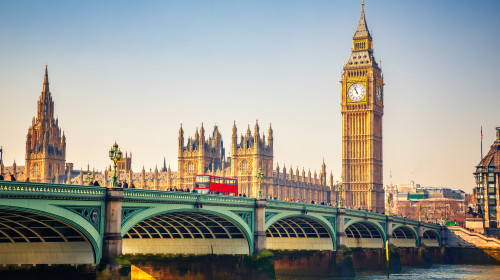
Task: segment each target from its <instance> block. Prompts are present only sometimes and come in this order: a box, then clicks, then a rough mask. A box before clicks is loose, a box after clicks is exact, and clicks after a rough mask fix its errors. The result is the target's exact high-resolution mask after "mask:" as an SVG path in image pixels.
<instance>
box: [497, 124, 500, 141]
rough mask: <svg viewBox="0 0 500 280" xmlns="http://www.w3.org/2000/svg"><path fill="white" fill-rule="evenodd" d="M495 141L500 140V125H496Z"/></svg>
mask: <svg viewBox="0 0 500 280" xmlns="http://www.w3.org/2000/svg"><path fill="white" fill-rule="evenodd" d="M497 141H500V127H497Z"/></svg>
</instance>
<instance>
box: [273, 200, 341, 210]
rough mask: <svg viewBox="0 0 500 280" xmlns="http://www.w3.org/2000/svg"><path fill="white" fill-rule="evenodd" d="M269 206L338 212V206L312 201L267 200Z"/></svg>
mask: <svg viewBox="0 0 500 280" xmlns="http://www.w3.org/2000/svg"><path fill="white" fill-rule="evenodd" d="M266 207H267V208H278V209H291V210H304V209H305V210H307V211H315V212H328V213H337V212H338V208H337V207H333V206H328V205H321V204H310V203H302V202H290V201H283V200H267V202H266Z"/></svg>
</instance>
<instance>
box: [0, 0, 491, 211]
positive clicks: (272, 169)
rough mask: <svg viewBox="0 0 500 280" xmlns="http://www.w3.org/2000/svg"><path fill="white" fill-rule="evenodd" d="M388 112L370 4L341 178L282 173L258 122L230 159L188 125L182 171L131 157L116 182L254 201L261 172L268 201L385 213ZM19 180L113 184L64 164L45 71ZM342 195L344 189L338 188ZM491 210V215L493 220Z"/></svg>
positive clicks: (354, 69)
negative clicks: (212, 182)
mask: <svg viewBox="0 0 500 280" xmlns="http://www.w3.org/2000/svg"><path fill="white" fill-rule="evenodd" d="M383 113H384V78H383V74H382V69H381V66H380V64H379V63H377V61H376V60H375V57H374V55H373V38H372V36H371V34H370V32H369V30H368V27H367V24H366V20H365V13H364V4H363V6H362V9H361V17H360V20H359V23H358V26H357V29H356V31H355V33H354V35H353V38H352V48H351V56H350V58H349V60H348V62H347V63H345V65H344V66H343V71H342V77H341V114H342V178H341V181H342V183H341V185H340V180H334V178H333V176H332V174H331V173H330V176H327V173H326V166H325V163H324V161H323V163H322V165H321V168H320V170H319V173H318V172H316V171H314V173H313V174H312V173H311V171H310V170H308V171H307V172H306V170H305V169H304V168H302V170H299V169H298V167H296V168H295V170H294V169H293V168H292V167H291V166H290V167H289V168H288V169H287V168H286V166H282V167H281V168H280V167H279V165H278V164H277V163H276V165H275V158H274V146H273V145H274V144H273V141H274V137H273V129H272V127H271V125H269V128H268V130H267V133H266V132H264V133H261V132H260V127H259V124H258V123H257V122H256V123H255V126H254V128H253V132H252V131H251V130H250V126H249V127H248V128H247V130H246V131H245V133H244V134H241V135H240V136H238V133H237V132H238V130H237V127H236V123H234V125H233V128H232V135H231V142H230V154H229V155H228V156H227V157H226V151H225V148H224V142H223V140H222V134H221V132H220V131H219V128H218V127H217V126H214V129H213V131H212V132H211V133H210V134H208V136H206V135H205V133H206V132H205V127H204V126H203V124H202V125H201V127H200V129H199V130H198V129H196V131H195V133H194V135H193V136H190V137H187V138H186V137H185V136H184V130H183V128H182V125H181V127H180V129H179V135H178V169H177V172H173V171H172V170H171V169H170V166H168V168H167V166H166V163H165V162H164V166H163V167H162V168H160V170H158V167H156V168H155V170H154V171H153V170H152V169H150V170H149V171H146V170H145V169H144V167H143V168H142V171H141V172H136V173H134V172H133V171H132V153H126V154H125V155H126V156H125V157H124V158H123V159H122V160H121V161H120V162H119V163H118V178H119V180H121V181H128V184H129V185H131V183H133V184H134V185H135V187H136V188H146V189H157V190H169V189H183V190H185V189H188V188H189V189H192V188H193V186H194V180H195V176H196V175H197V174H211V175H217V176H224V177H232V178H237V179H238V183H239V187H240V193H244V194H246V195H247V196H251V197H256V196H257V192H258V189H259V182H258V179H257V173H258V172H259V170H262V173H263V176H264V177H263V179H262V183H261V188H262V194H263V197H266V198H277V199H281V200H285V199H286V200H288V199H290V200H294V201H296V200H300V201H307V202H310V201H315V202H325V203H332V204H335V203H336V202H337V200H339V199H340V200H341V201H342V203H343V205H344V206H345V207H348V208H362V209H367V210H372V211H377V212H383V211H384V191H383V187H382V186H383V182H382V167H383V164H382V116H383ZM6 173H7V174H8V173H12V174H14V175H15V176H16V177H17V178H18V180H25V179H27V178H29V180H30V181H36V182H53V183H68V184H87V183H88V182H89V181H91V180H97V181H98V182H99V183H100V185H102V186H109V185H110V183H111V179H112V178H111V176H112V172H111V166H108V167H106V168H104V170H103V171H96V170H90V166H88V167H87V170H85V171H84V170H74V169H73V164H71V163H66V137H65V135H64V132H62V131H61V129H60V128H59V125H58V120H57V119H55V118H54V102H53V100H52V96H51V93H50V91H49V81H48V70H47V67H46V68H45V79H44V83H43V91H42V93H41V96H40V99H39V101H38V104H37V115H36V117H35V118H33V122H32V125H31V127H30V128H29V130H28V134H27V139H26V157H25V166H24V167H18V166H17V165H16V164H15V162H14V164H13V166H11V167H8V168H4V166H3V163H0V174H6ZM339 189H341V190H342V191H339V192H338V190H339ZM491 213H493V211H491V210H490V212H489V215H490V216H493V215H492V214H491Z"/></svg>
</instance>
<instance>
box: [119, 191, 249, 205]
mask: <svg viewBox="0 0 500 280" xmlns="http://www.w3.org/2000/svg"><path fill="white" fill-rule="evenodd" d="M124 200H125V201H141V202H148V201H149V202H162V201H167V202H182V203H186V202H193V203H195V202H201V203H207V204H217V205H238V206H252V207H253V206H254V204H255V198H248V197H236V196H225V195H212V194H200V193H187V192H171V191H156V190H143V189H124Z"/></svg>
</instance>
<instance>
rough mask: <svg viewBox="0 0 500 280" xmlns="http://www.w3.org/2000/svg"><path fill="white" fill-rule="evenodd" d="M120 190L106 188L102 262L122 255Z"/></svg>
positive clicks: (121, 193)
mask: <svg viewBox="0 0 500 280" xmlns="http://www.w3.org/2000/svg"><path fill="white" fill-rule="evenodd" d="M122 202H123V189H122V188H106V198H105V205H106V210H105V214H104V217H105V218H104V219H105V220H104V236H103V241H102V242H103V244H102V247H103V248H102V257H103V260H104V261H108V260H110V259H114V258H116V257H119V256H121V255H122V235H121V230H122V227H121V222H122Z"/></svg>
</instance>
